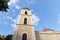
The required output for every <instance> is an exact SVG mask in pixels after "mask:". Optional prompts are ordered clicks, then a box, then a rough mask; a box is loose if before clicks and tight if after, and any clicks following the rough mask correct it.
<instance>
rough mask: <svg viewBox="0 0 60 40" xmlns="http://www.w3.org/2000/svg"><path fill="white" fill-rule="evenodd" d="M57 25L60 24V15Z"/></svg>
mask: <svg viewBox="0 0 60 40" xmlns="http://www.w3.org/2000/svg"><path fill="white" fill-rule="evenodd" d="M57 24H60V14H59V15H58V21H57Z"/></svg>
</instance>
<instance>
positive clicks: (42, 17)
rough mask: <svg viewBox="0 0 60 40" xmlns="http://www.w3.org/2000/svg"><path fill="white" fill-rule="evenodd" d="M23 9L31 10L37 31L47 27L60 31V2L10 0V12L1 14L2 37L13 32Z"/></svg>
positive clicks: (0, 32) (55, 0)
mask: <svg viewBox="0 0 60 40" xmlns="http://www.w3.org/2000/svg"><path fill="white" fill-rule="evenodd" d="M23 7H27V8H30V9H31V11H32V17H33V18H32V19H33V20H34V21H33V22H34V23H33V24H34V27H35V30H40V31H41V30H42V29H43V28H44V27H47V28H51V29H54V30H55V31H60V0H10V2H9V9H8V12H0V34H1V35H8V34H11V33H12V32H13V30H14V28H15V25H14V24H16V23H17V19H18V16H19V14H20V11H21V8H23ZM36 19H37V20H36Z"/></svg>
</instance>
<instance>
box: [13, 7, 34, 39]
mask: <svg viewBox="0 0 60 40" xmlns="http://www.w3.org/2000/svg"><path fill="white" fill-rule="evenodd" d="M13 40H35V31H34V26H33V24H32V14H31V10H30V9H29V8H23V9H21V13H20V16H19V20H18V23H17V24H16V30H15V32H14V36H13Z"/></svg>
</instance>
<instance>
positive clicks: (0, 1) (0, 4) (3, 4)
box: [0, 0, 9, 12]
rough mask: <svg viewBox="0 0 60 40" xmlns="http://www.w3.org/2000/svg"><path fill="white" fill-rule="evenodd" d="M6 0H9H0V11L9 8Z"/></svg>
mask: <svg viewBox="0 0 60 40" xmlns="http://www.w3.org/2000/svg"><path fill="white" fill-rule="evenodd" d="M8 2H9V0H0V11H5V12H7V9H9V6H8Z"/></svg>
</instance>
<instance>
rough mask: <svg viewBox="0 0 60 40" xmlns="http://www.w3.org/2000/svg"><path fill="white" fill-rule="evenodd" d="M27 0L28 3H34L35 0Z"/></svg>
mask: <svg viewBox="0 0 60 40" xmlns="http://www.w3.org/2000/svg"><path fill="white" fill-rule="evenodd" d="M26 2H27V3H28V4H33V3H34V1H33V0H27V1H26Z"/></svg>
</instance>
